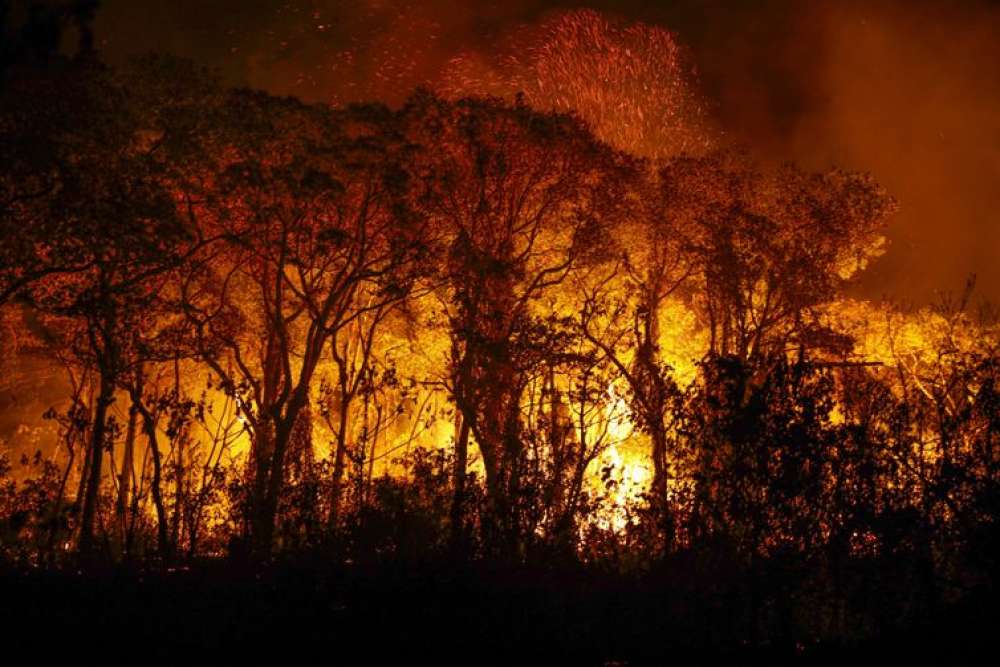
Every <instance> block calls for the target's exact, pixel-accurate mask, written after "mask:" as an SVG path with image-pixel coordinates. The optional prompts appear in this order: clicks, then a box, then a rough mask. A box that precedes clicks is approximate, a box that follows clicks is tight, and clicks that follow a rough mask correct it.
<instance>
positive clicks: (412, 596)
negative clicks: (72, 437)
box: [0, 563, 998, 665]
mask: <svg viewBox="0 0 1000 667" xmlns="http://www.w3.org/2000/svg"><path fill="white" fill-rule="evenodd" d="M0 595H2V606H0V638H2V639H3V646H4V648H5V652H6V653H7V654H8V655H12V654H11V651H16V652H17V654H21V655H25V656H35V657H37V658H47V657H50V656H53V655H60V656H66V657H85V656H92V657H94V658H98V659H102V658H103V659H115V660H116V661H117V659H123V660H130V661H131V660H141V659H146V658H155V657H161V658H162V657H171V658H174V659H178V660H198V661H200V660H204V659H206V658H222V659H227V660H235V659H255V662H257V661H260V660H263V659H266V658H267V657H268V656H272V655H274V654H275V653H276V652H277V653H278V654H279V655H281V656H282V664H286V663H285V660H289V661H292V660H294V661H295V662H298V660H299V659H307V658H308V659H309V660H310V661H313V662H315V661H317V660H318V661H320V662H329V663H330V664H368V665H378V664H393V665H425V664H469V665H476V664H510V665H528V664H550V665H558V664H570V665H672V664H682V665H692V664H809V665H812V664H830V665H844V664H845V661H851V660H862V659H863V660H865V661H875V664H879V662H882V661H885V664H900V665H902V664H908V665H913V664H953V663H954V662H955V661H961V662H962V663H963V664H976V662H978V661H976V660H972V656H974V655H976V654H977V653H979V654H980V655H985V656H995V655H996V642H995V637H996V624H995V621H994V619H995V618H997V611H998V605H997V604H996V599H995V598H994V596H993V595H992V594H991V593H990V592H989V591H985V590H983V591H979V592H977V593H975V594H973V595H970V596H968V597H966V598H965V600H964V601H963V602H962V603H960V604H958V605H953V606H951V607H949V608H946V609H942V611H941V613H940V615H939V616H938V617H936V618H934V619H932V620H929V621H924V622H922V623H920V624H919V625H914V626H911V627H908V628H903V629H893V630H889V631H887V632H885V633H884V634H883V635H882V636H881V637H879V638H878V639H877V640H867V641H863V642H856V643H851V644H844V645H828V644H821V643H817V642H810V641H809V640H807V639H806V640H803V639H801V638H800V639H789V640H788V641H784V642H779V643H770V644H767V645H759V646H753V645H751V644H750V643H749V642H737V643H733V642H723V641H715V640H713V639H712V637H710V636H707V635H706V634H704V633H705V629H704V627H701V626H703V625H704V624H700V623H697V622H694V621H693V619H690V618H687V619H685V614H684V605H685V604H689V605H690V604H692V603H691V602H690V601H683V600H679V599H676V598H675V597H674V596H672V595H670V594H669V593H667V592H665V591H664V590H662V589H660V590H657V588H656V587H655V586H654V585H651V584H650V583H649V582H639V581H635V580H628V581H624V580H619V579H617V578H613V577H607V576H604V577H596V576H594V575H592V574H583V573H577V574H568V573H566V572H561V573H559V574H554V573H551V572H545V571H539V570H533V571H525V570H516V571H515V570H498V569H495V568H478V569H469V568H441V567H435V568H427V567H414V566H406V567H404V566H380V567H379V568H378V570H377V571H375V570H367V571H365V570H361V569H351V570H336V571H335V570H332V569H322V568H317V567H315V566H311V567H295V566H284V567H281V568H273V569H270V570H265V571H256V572H255V571H251V570H248V569H246V568H237V567H234V566H231V565H228V564H226V563H208V564H203V565H200V566H198V567H195V568H191V569H183V570H175V571H170V572H152V571H121V570H118V571H107V572H103V573H100V574H93V573H89V574H81V573H79V572H38V571H36V572H6V573H3V574H2V575H0ZM694 606H697V605H696V604H695V605H694ZM695 628H699V629H698V630H695ZM698 635H701V636H698ZM969 660H972V662H969ZM990 660H991V661H992V657H990ZM262 664H263V663H262Z"/></svg>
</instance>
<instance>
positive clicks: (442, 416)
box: [0, 57, 1000, 640]
mask: <svg viewBox="0 0 1000 667" xmlns="http://www.w3.org/2000/svg"><path fill="white" fill-rule="evenodd" d="M3 76H4V82H3V92H2V100H0V126H2V132H0V137H2V138H0V152H2V155H3V159H2V161H0V216H2V217H0V237H2V239H3V243H2V246H0V306H2V309H3V313H4V325H5V341H4V355H5V358H4V363H5V367H6V368H7V371H8V373H10V374H12V375H16V374H24V373H30V372H32V370H31V369H32V368H35V369H37V368H38V367H39V362H37V361H35V362H30V360H32V359H35V360H37V359H42V360H43V361H44V365H47V366H48V367H57V368H59V369H62V371H63V372H65V374H66V377H67V385H68V387H69V394H70V395H69V396H68V399H67V400H66V401H63V402H60V403H59V404H58V405H57V406H55V407H53V408H52V409H51V410H50V411H49V412H48V413H46V415H45V416H46V418H48V419H49V420H51V421H52V423H53V424H54V425H55V429H54V432H56V433H57V442H54V443H46V444H45V447H46V448H47V450H46V452H45V453H42V452H41V451H40V452H39V454H38V455H37V456H35V457H34V458H32V456H31V454H30V452H29V453H27V455H26V456H25V457H24V459H23V461H22V462H21V463H20V464H19V463H18V461H17V460H16V457H15V458H14V459H6V458H5V459H3V467H2V468H0V480H2V484H3V486H0V554H2V556H3V558H5V559H7V560H8V561H10V562H17V563H22V564H32V565H44V566H58V565H60V564H62V563H68V562H71V563H81V562H82V563H84V564H96V563H107V562H126V563H142V562H147V563H161V564H171V563H178V562H186V561H190V560H193V559H197V558H199V557H202V556H206V555H212V556H220V555H228V556H230V557H233V558H238V559H243V560H246V561H250V562H266V561H269V560H270V559H273V558H275V557H294V556H303V555H311V556H317V555H321V557H322V558H324V559H327V560H332V561H336V562H347V561H350V562H380V561H384V560H392V559H414V560H422V559H456V560H460V561H468V560H490V561H499V562H504V563H525V562H530V563H540V562H544V563H567V564H568V563H585V564H588V565H590V566H592V567H594V568H598V569H601V568H604V569H607V570H608V571H615V572H644V573H647V574H649V573H651V574H649V576H653V577H654V579H655V580H656V581H659V582H660V583H661V584H662V585H664V586H666V587H668V588H669V589H670V590H672V591H675V592H677V595H678V597H676V598H675V599H677V600H686V602H685V603H684V607H683V609H678V611H677V618H678V621H677V622H678V623H681V624H682V625H683V624H684V623H687V624H690V625H691V626H692V631H693V632H694V631H697V632H707V633H709V635H711V634H712V633H716V634H717V635H718V636H721V637H727V638H732V637H737V636H738V637H751V638H753V639H754V640H756V639H759V638H761V637H763V636H774V635H777V634H789V635H795V636H799V635H803V634H807V635H809V636H835V637H850V636H861V635H865V634H868V633H870V632H873V631H876V630H879V629H884V627H885V626H886V624H893V623H896V622H898V621H900V620H903V621H906V620H912V619H914V618H920V617H922V616H924V615H928V614H932V613H934V612H936V611H937V610H938V609H939V608H940V606H941V605H943V604H945V603H947V602H949V601H951V600H953V599H955V597H956V596H957V595H958V594H960V593H961V592H962V591H964V590H967V589H969V588H972V587H976V586H980V585H986V584H991V583H992V578H991V577H992V575H993V572H994V571H995V566H996V560H995V559H996V555H997V549H996V544H997V536H998V533H997V530H996V527H995V523H994V517H995V516H996V512H997V509H998V506H997V503H998V488H1000V487H998V485H997V482H998V479H1000V478H998V462H1000V458H998V454H997V453H996V452H995V451H994V448H995V447H996V446H997V445H1000V440H998V435H1000V393H998V392H1000V386H998V384H997V382H998V379H1000V354H998V348H997V337H996V335H995V334H996V330H995V328H993V327H992V324H991V321H989V320H988V319H983V318H979V319H977V318H975V317H973V316H972V314H971V313H970V308H969V304H968V298H966V297H967V295H966V297H963V298H962V299H958V300H955V301H946V302H943V303H942V305H941V306H940V307H939V308H938V309H936V310H934V311H933V312H931V314H930V315H928V317H929V324H928V325H927V326H926V327H924V328H923V329H922V330H921V334H920V336H921V337H920V339H919V340H917V341H916V343H915V344H914V342H913V340H904V339H903V336H904V333H905V332H906V326H912V322H910V323H909V324H906V325H905V326H903V325H901V324H900V319H899V318H900V317H901V316H900V315H898V314H897V313H893V312H892V311H889V310H886V311H875V310H872V311H871V312H875V313H876V314H878V315H879V316H880V317H883V318H884V319H883V320H882V321H881V322H880V323H875V324H869V325H868V326H867V327H862V328H858V327H857V326H853V325H852V320H851V317H850V315H851V314H854V315H857V314H858V313H860V312H861V311H862V310H863V308H862V306H860V305H856V306H855V307H854V309H853V311H852V310H850V308H846V309H845V306H844V303H845V302H844V301H843V295H844V290H845V288H846V287H847V286H848V284H849V283H850V281H851V279H852V278H853V277H854V276H855V275H856V274H857V273H858V272H859V271H860V270H862V269H863V268H864V267H865V265H866V264H867V263H868V262H869V261H870V260H871V259H873V258H874V257H876V256H877V255H878V254H879V253H880V252H881V251H882V235H881V234H882V230H883V227H884V224H885V222H886V219H887V217H888V216H889V215H890V214H891V212H892V210H893V208H894V203H893V202H892V200H891V199H890V198H889V197H888V196H887V195H886V193H885V192H884V191H883V190H882V189H881V188H880V187H879V186H878V185H877V184H876V183H875V182H874V181H873V180H872V179H870V178H869V177H867V176H865V175H862V174H855V173H848V172H841V171H833V172H829V173H823V174H812V173H805V172H802V171H800V170H799V169H797V168H795V167H794V166H790V165H789V166H783V167H780V168H773V169H772V168H765V167H762V166H760V165H758V164H755V163H754V162H753V161H752V160H751V159H750V158H748V157H747V156H745V155H743V154H741V153H739V152H734V151H723V152H716V153H711V154H708V155H701V156H676V157H674V158H671V159H668V160H664V161H660V162H651V161H647V160H642V159H639V158H636V157H634V156H630V155H627V154H624V153H622V152H620V151H617V150H615V149H613V148H611V147H609V146H607V145H605V144H603V143H601V142H599V141H597V140H595V139H594V137H593V136H592V134H591V132H590V131H589V129H588V128H587V127H586V125H585V124H584V123H582V122H581V121H580V120H578V119H577V118H575V117H572V116H568V115H563V114H555V113H546V112H543V111H540V110H537V109H532V108H529V107H527V106H526V105H524V104H523V103H519V102H514V103H510V102H507V101H503V100H500V99H494V98H467V99H460V100H448V99H443V98H441V97H438V96H436V95H434V94H433V93H430V92H426V91H424V92H417V93H415V94H414V95H413V96H412V97H411V98H410V99H409V100H408V102H407V103H406V104H405V105H404V106H403V107H402V108H400V109H389V108H386V107H384V106H382V105H379V104H375V103H373V104H365V105H354V106H350V107H346V108H329V107H327V106H322V105H307V104H304V103H302V102H300V101H297V100H294V99H284V98H276V97H273V96H270V95H267V94H265V93H262V92H257V91H249V90H233V89H229V88H227V87H225V86H223V85H221V84H220V83H219V82H218V81H216V80H215V79H214V78H213V77H212V75H211V74H210V73H207V72H204V71H202V70H201V69H200V68H198V67H197V66H195V65H193V64H191V63H188V62H182V61H174V60H171V59H166V58H147V59H145V60H143V61H141V62H139V63H137V64H135V65H134V66H131V67H128V68H125V69H122V70H120V71H115V70H111V69H109V68H107V67H105V66H103V65H100V64H99V63H97V62H96V60H95V59H94V58H92V57H83V58H79V59H77V60H74V61H66V60H62V59H50V60H49V61H48V62H47V64H44V65H40V64H38V63H34V64H31V65H24V64H13V65H8V66H7V67H6V68H5V69H4V71H3ZM684 318H688V319H686V320H685V321H690V322H694V324H693V325H691V328H690V330H689V332H688V333H684V332H681V333H678V331H680V330H679V329H678V327H679V326H680V325H679V320H681V319H684ZM873 332H878V334H879V335H881V336H882V337H883V338H882V341H883V343H882V346H881V347H880V348H879V353H878V354H873V355H869V356H865V357H859V356H858V355H857V354H856V353H857V351H858V349H860V348H859V343H860V337H859V334H861V335H862V336H872V335H875V334H873ZM678 335H680V336H682V337H683V336H687V337H688V338H689V340H686V341H684V342H685V344H686V345H688V346H690V347H696V348H698V349H699V352H698V354H697V356H696V357H694V358H692V359H688V360H686V361H685V359H684V358H683V355H680V354H679V353H678V352H677V350H672V349H670V346H669V345H668V342H669V341H672V340H673V341H676V339H677V337H678ZM690 347H686V348H685V349H690ZM32 363H33V364H34V365H32ZM685 364H686V365H685ZM39 417H40V416H39ZM8 444H9V445H10V451H23V450H24V449H25V448H24V446H23V445H22V444H21V443H19V442H18V441H17V439H16V438H14V439H13V440H12V441H11V442H10V443H8ZM626 446H628V447H632V448H640V449H641V451H642V462H643V464H648V469H649V471H650V474H649V480H648V484H647V485H645V487H644V488H643V491H642V493H641V494H639V493H633V492H629V493H623V492H622V486H623V485H624V484H626V481H627V480H625V479H623V477H622V475H621V474H620V473H621V471H620V470H616V469H615V466H614V465H611V464H608V463H606V461H607V458H606V456H605V455H606V454H607V453H608V452H609V451H610V450H612V449H615V451H618V448H619V447H621V448H622V449H624V448H625V447H626ZM609 513H610V514H612V515H614V516H613V517H612V518H608V517H609ZM685 627H687V626H685Z"/></svg>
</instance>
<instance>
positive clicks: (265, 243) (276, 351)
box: [185, 91, 424, 558]
mask: <svg viewBox="0 0 1000 667" xmlns="http://www.w3.org/2000/svg"><path fill="white" fill-rule="evenodd" d="M222 113H223V120H222V123H223V127H222V132H221V133H220V135H219V137H218V139H217V142H218V143H217V145H216V147H215V150H216V152H217V154H218V155H219V156H221V159H220V163H219V165H218V167H217V170H216V172H215V173H214V174H212V175H211V176H210V179H211V180H210V183H209V185H208V186H207V188H206V190H205V194H204V195H203V199H204V201H205V203H204V204H203V205H199V206H197V207H196V208H197V210H198V215H199V216H200V218H201V220H202V224H203V225H205V226H206V227H207V228H211V229H217V230H219V231H220V232H221V233H223V234H225V235H226V236H227V238H228V239H229V243H228V245H227V246H226V247H225V248H224V249H222V250H220V251H219V252H214V251H213V252H212V253H209V254H208V255H206V256H205V257H203V258H202V259H201V261H200V263H199V265H198V269H197V271H196V272H195V273H193V274H192V276H191V279H190V280H189V281H188V282H187V285H186V288H185V300H186V303H187V308H188V312H189V316H190V318H191V320H192V323H193V325H194V326H195V328H196V329H197V332H198V337H199V340H200V341H201V344H202V349H203V357H204V359H205V361H206V363H208V365H209V366H210V367H211V368H212V370H213V371H214V372H215V373H216V374H217V375H218V376H219V378H220V379H221V381H222V382H223V385H224V387H225V389H226V391H227V392H229V393H231V394H233V395H234V396H236V397H237V400H238V402H239V404H240V408H241V410H242V413H243V415H244V417H245V418H246V421H247V425H248V428H249V429H250V433H251V437H252V443H253V447H252V453H251V468H250V471H249V475H250V478H251V488H250V490H249V505H250V512H251V517H252V519H251V539H252V542H253V549H254V551H255V553H256V555H257V556H258V557H261V558H264V557H267V556H268V555H269V554H270V551H271V548H272V541H273V535H274V528H275V517H276V512H277V508H278V501H279V498H280V496H281V492H282V489H283V484H284V480H285V476H286V465H287V462H288V461H287V459H288V453H289V444H290V442H291V439H292V435H293V432H294V430H295V428H296V425H297V423H298V420H299V419H300V417H301V416H302V415H303V412H304V410H306V408H307V406H308V405H309V402H310V390H311V387H312V381H313V378H314V376H315V374H316V370H317V367H318V365H319V364H320V361H321V359H322V357H323V354H324V352H325V350H326V349H327V346H328V345H329V346H332V347H333V349H334V350H335V351H336V350H339V349H340V348H339V347H338V343H339V340H340V337H341V336H344V335H347V333H348V330H349V328H350V327H351V326H352V325H354V324H356V323H362V324H361V325H362V326H369V325H370V326H377V324H378V323H379V322H380V321H381V319H382V318H383V317H384V314H385V312H386V311H387V310H391V309H392V307H394V306H395V305H396V304H399V303H401V302H402V301H403V300H405V299H406V297H407V295H408V294H409V292H410V290H411V289H412V287H413V285H414V281H415V277H416V276H417V275H418V274H419V272H420V271H421V270H422V268H423V263H422V259H423V257H424V239H423V221H422V219H421V217H420V216H419V215H417V214H416V212H415V210H414V208H413V206H412V204H411V203H410V198H411V193H412V188H413V183H412V181H411V178H410V175H409V173H408V171H407V169H406V167H405V165H406V159H407V151H408V150H409V147H408V146H407V145H406V144H405V142H403V141H402V139H401V137H400V136H399V135H398V133H397V132H395V131H394V130H393V126H392V123H393V116H392V114H391V113H390V112H389V111H388V110H386V109H385V108H383V107H378V106H370V107H352V108H350V109H347V110H344V111H332V110H330V109H328V108H325V107H321V106H313V107H309V106H305V105H302V104H300V103H298V102H295V101H292V100H282V99H276V98H271V97H268V96H267V95H264V94H260V93H253V92H249V91H237V92H235V93H233V94H232V95H231V96H230V97H229V99H228V100H226V102H225V104H224V108H223V110H222ZM371 335H372V331H371V330H369V333H368V336H369V338H370V337H371ZM215 350H217V351H215ZM345 401H346V398H345ZM345 404H346V402H345ZM341 431H342V432H344V433H346V422H344V426H343V427H342V429H341ZM342 447H343V443H342V444H341V454H339V456H342V455H343V454H342V451H343V450H342Z"/></svg>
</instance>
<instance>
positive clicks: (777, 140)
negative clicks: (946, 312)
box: [96, 0, 1000, 303]
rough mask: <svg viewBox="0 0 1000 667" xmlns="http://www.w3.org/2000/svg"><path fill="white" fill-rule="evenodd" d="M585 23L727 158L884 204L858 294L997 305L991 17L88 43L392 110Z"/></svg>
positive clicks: (500, 25)
mask: <svg viewBox="0 0 1000 667" xmlns="http://www.w3.org/2000/svg"><path fill="white" fill-rule="evenodd" d="M581 7H585V8H593V9H597V10H600V11H602V12H605V13H607V14H609V15H611V16H613V17H615V18H617V19H620V20H623V21H643V22H646V23H649V24H653V25H658V26H662V27H664V28H667V29H669V30H671V31H673V32H674V33H675V35H676V36H677V39H678V41H679V42H680V43H681V44H682V45H684V46H685V47H686V48H687V49H689V51H690V53H691V58H692V61H693V62H694V64H695V66H696V68H697V82H696V85H697V86H698V88H699V89H700V91H701V93H702V94H703V95H704V97H705V100H706V104H707V106H708V109H709V112H710V115H711V117H712V119H713V121H714V123H715V124H716V125H717V127H718V130H719V131H720V132H721V133H722V135H723V136H724V137H726V138H727V139H728V140H729V141H731V142H733V143H737V144H742V145H744V146H746V147H748V148H749V149H750V150H751V151H752V152H754V153H756V154H757V155H759V156H761V157H762V158H764V159H765V160H769V161H781V160H793V161H796V162H798V163H800V164H801V165H803V166H805V167H808V168H811V169H817V170H821V169H828V168H831V167H840V168H844V169H851V170H860V171H867V172H871V173H872V174H873V175H874V176H875V177H876V178H877V179H878V180H879V181H880V182H881V183H882V184H883V185H884V186H885V187H886V188H887V189H888V190H889V192H890V193H891V194H893V196H895V197H896V199H897V200H898V201H899V205H900V211H899V213H898V215H896V216H895V217H894V218H893V219H892V221H891V224H890V228H889V233H888V236H889V241H890V245H889V250H888V252H887V253H886V255H885V256H884V257H883V258H882V259H880V260H879V261H878V262H876V263H875V265H874V266H873V267H872V268H871V269H870V270H869V271H868V272H867V273H866V274H865V276H864V277H863V279H862V283H861V284H860V286H859V288H858V289H859V293H860V294H862V295H864V296H869V297H881V296H889V297H892V298H894V299H897V300H901V301H905V302H911V303H926V302H928V301H932V300H933V299H934V298H935V296H934V295H935V292H936V291H939V290H940V291H957V290H958V289H960V288H961V286H962V284H963V283H964V281H965V279H966V278H967V277H968V276H969V275H970V274H973V273H974V274H976V275H977V278H978V285H979V290H978V291H979V294H980V295H981V296H983V297H986V298H989V299H991V300H993V301H996V302H1000V2H997V1H996V0H993V1H989V2H988V1H986V0H957V1H954V2H947V1H944V0H942V1H940V2H929V1H924V0H894V1H890V0H871V1H868V2H862V1H858V2H853V1H851V0H839V1H834V0H831V1H816V2H806V1H801V0H799V1H795V0H759V1H751V0H732V1H723V0H701V1H698V0H676V1H674V2H669V1H666V0H664V1H662V2H638V1H628V0H626V1H623V2H600V1H598V2H585V1H584V2H575V3H568V2H554V1H552V0H549V1H541V0H513V1H511V2H468V3H461V2H456V1H455V0H449V1H443V0H432V1H430V2H416V1H413V0H340V1H338V0H315V1H312V2H309V1H305V0H298V1H294V2H261V1H247V0H240V1H236V0H219V1H216V2H205V1H204V0H172V1H171V0H162V1H160V2H142V1H140V0H104V2H103V3H102V7H101V10H100V12H99V14H98V19H97V24H96V32H97V42H98V45H99V48H101V49H102V50H103V52H104V53H105V54H106V56H107V57H108V59H110V60H112V61H120V60H122V59H125V58H127V57H128V56H130V55H132V54H137V53H142V52H146V51H159V52H168V53H174V54H177V55H181V56H185V57H189V58H192V59H194V60H197V61H200V62H202V63H204V64H206V65H209V66H211V67H214V68H216V69H218V70H219V71H221V72H222V73H223V75H224V76H225V77H226V78H227V79H228V80H229V81H230V82H232V83H235V84H240V85H250V86H254V87H259V88H264V89H266V90H269V91H272V92H274V93H278V94H290V95H296V96H299V97H302V98H303V99H307V100H311V101H349V100H351V99H356V98H360V97H379V98H382V99H385V100H386V101H388V102H390V103H395V102H398V101H400V100H401V99H403V98H404V97H405V96H406V94H407V93H408V92H409V91H410V90H411V89H412V88H413V87H415V86H418V85H422V84H428V83H431V84H432V83H433V82H434V79H435V76H436V75H437V73H438V72H439V71H440V70H441V68H442V67H443V66H444V65H445V64H446V63H447V62H448V60H449V59H450V58H452V57H453V56H454V55H456V54H457V53H460V52H463V51H468V50H488V49H489V48H490V44H491V42H493V41H495V40H497V39H498V38H499V37H500V36H502V35H503V34H504V32H505V31H509V30H512V29H516V28H517V27H519V26H525V25H530V24H533V23H537V22H539V21H542V20H544V19H545V18H546V17H547V16H550V15H551V14H553V13H554V12H558V11H560V10H566V9H572V8H581Z"/></svg>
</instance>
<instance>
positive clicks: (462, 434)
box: [450, 413, 469, 553]
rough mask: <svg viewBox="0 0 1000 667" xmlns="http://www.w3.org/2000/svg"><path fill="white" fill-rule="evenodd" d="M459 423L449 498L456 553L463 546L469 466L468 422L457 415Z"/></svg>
mask: <svg viewBox="0 0 1000 667" xmlns="http://www.w3.org/2000/svg"><path fill="white" fill-rule="evenodd" d="M456 420H457V421H458V422H459V426H458V429H457V430H456V431H455V434H456V435H455V467H454V469H453V471H452V489H453V494H452V498H451V512H450V517H451V545H452V550H453V551H455V552H456V553H458V552H459V551H460V550H461V548H462V546H463V545H464V544H465V521H464V514H465V481H466V474H467V473H466V468H467V467H468V465H469V422H468V421H467V420H465V419H463V418H462V417H461V413H459V414H458V416H457V417H456Z"/></svg>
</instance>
